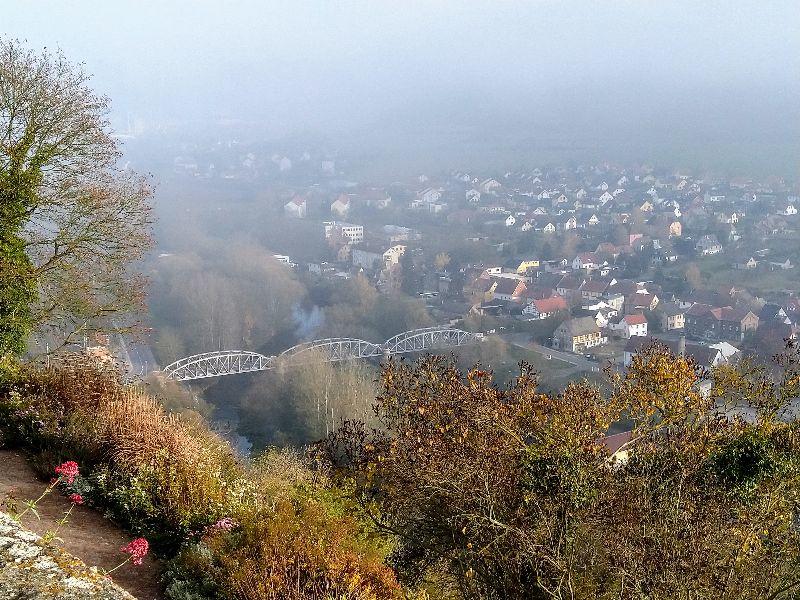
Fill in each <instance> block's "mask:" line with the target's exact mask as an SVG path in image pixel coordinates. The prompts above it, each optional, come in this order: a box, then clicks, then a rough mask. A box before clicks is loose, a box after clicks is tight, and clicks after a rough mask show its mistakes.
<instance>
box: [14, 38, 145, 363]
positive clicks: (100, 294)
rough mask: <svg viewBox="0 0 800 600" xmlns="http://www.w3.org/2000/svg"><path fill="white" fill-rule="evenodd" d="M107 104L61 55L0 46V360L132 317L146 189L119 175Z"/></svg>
mask: <svg viewBox="0 0 800 600" xmlns="http://www.w3.org/2000/svg"><path fill="white" fill-rule="evenodd" d="M107 110H108V99H107V98H105V97H102V96H99V95H97V94H95V93H94V92H93V91H92V89H91V88H90V87H89V76H88V75H86V74H85V73H84V71H83V69H82V68H81V67H80V66H78V65H74V64H71V63H70V62H69V61H67V59H66V58H65V57H64V56H63V55H62V54H61V53H60V52H55V53H54V52H50V51H47V50H44V51H42V52H38V53H37V52H34V51H33V50H30V49H27V48H25V47H24V46H23V45H22V44H21V43H20V42H18V41H16V40H0V354H5V353H8V352H22V351H23V350H24V349H25V348H26V345H27V342H28V340H29V337H30V335H31V333H33V332H34V331H36V330H37V329H42V328H46V329H48V333H49V336H50V338H52V339H53V340H54V341H59V342H62V341H66V340H69V339H71V338H73V337H74V336H75V335H76V334H84V333H86V332H87V331H88V330H91V329H94V328H102V329H104V330H106V331H107V330H109V329H113V328H114V327H117V326H119V323H117V322H115V321H112V320H111V319H110V318H109V317H110V316H111V315H114V314H117V313H119V312H123V311H132V310H135V309H137V308H138V307H139V306H140V305H141V302H142V298H143V295H142V289H143V284H144V282H143V280H142V279H141V277H139V276H138V275H137V274H135V273H133V272H131V270H130V269H129V268H128V266H129V265H130V263H131V262H133V261H135V260H137V259H139V258H141V256H142V254H143V252H144V251H145V250H146V248H147V247H148V246H149V242H150V239H149V227H150V224H151V216H150V207H149V205H148V200H149V198H150V196H151V188H150V185H149V183H148V181H147V179H146V178H144V177H142V176H140V175H137V174H135V173H132V172H130V171H121V170H118V169H117V168H116V161H117V159H118V157H119V148H118V145H117V141H116V139H115V138H114V137H113V136H112V134H111V132H110V129H109V124H108V121H107V119H106V114H107Z"/></svg>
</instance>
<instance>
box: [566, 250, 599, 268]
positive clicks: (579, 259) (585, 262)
mask: <svg viewBox="0 0 800 600" xmlns="http://www.w3.org/2000/svg"><path fill="white" fill-rule="evenodd" d="M599 266H600V261H599V259H598V258H597V256H596V255H595V254H594V253H593V252H582V253H581V254H578V255H577V256H576V257H575V258H574V259H572V269H573V271H580V270H581V269H584V270H586V271H595V270H597V268H598V267H599Z"/></svg>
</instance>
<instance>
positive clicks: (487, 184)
mask: <svg viewBox="0 0 800 600" xmlns="http://www.w3.org/2000/svg"><path fill="white" fill-rule="evenodd" d="M500 187H502V184H501V183H500V182H499V181H497V180H496V179H491V178H490V179H484V180H483V181H481V185H480V188H481V191H482V192H485V193H489V192H491V191H493V190H496V189H497V188H500Z"/></svg>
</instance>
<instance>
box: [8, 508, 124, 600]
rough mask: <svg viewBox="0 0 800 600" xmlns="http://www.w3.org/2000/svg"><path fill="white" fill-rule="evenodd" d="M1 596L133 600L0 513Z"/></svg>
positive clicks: (32, 599)
mask: <svg viewBox="0 0 800 600" xmlns="http://www.w3.org/2000/svg"><path fill="white" fill-rule="evenodd" d="M0 598H2V599H3V600H40V599H45V598H48V599H52V600H95V599H98V600H100V599H102V600H135V599H134V597H133V596H131V595H130V594H129V593H128V592H126V591H125V590H123V589H122V588H120V587H119V586H117V585H116V584H114V583H113V582H112V581H111V580H110V579H108V578H107V577H105V576H104V575H102V574H101V573H100V572H98V570H97V569H96V568H94V567H87V566H86V565H84V564H83V563H82V562H81V561H80V560H78V559H77V558H75V557H74V556H72V555H70V554H68V553H66V552H65V551H63V550H61V549H60V548H58V547H56V546H54V545H47V544H45V543H44V542H43V541H42V539H41V538H40V537H39V536H38V535H36V534H35V533H32V532H31V531H28V530H27V529H25V528H23V527H22V526H21V525H20V524H19V523H17V522H16V521H15V520H14V519H12V518H11V517H10V516H9V515H7V514H6V513H3V512H0Z"/></svg>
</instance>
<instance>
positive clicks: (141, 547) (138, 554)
mask: <svg viewBox="0 0 800 600" xmlns="http://www.w3.org/2000/svg"><path fill="white" fill-rule="evenodd" d="M149 549H150V544H148V543H147V540H146V539H144V538H136V539H135V540H133V541H132V542H130V543H129V544H128V545H127V546H123V547H122V548H120V552H124V553H125V554H130V555H131V562H133V564H135V565H140V564H142V559H143V558H144V557H145V555H146V554H147V551H148V550H149Z"/></svg>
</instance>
